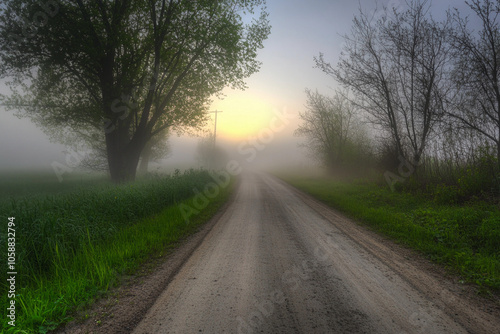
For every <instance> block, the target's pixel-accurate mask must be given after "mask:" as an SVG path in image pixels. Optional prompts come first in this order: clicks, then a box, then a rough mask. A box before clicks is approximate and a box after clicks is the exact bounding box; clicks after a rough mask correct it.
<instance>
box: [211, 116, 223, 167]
mask: <svg viewBox="0 0 500 334" xmlns="http://www.w3.org/2000/svg"><path fill="white" fill-rule="evenodd" d="M220 112H222V111H221V110H215V111H211V112H210V113H211V114H215V124H214V143H213V148H212V154H211V157H210V165H211V166H212V168H215V143H216V140H217V114H218V113H220Z"/></svg>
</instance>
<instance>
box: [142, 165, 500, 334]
mask: <svg viewBox="0 0 500 334" xmlns="http://www.w3.org/2000/svg"><path fill="white" fill-rule="evenodd" d="M236 191H237V193H236V196H235V198H234V200H233V201H232V203H231V205H229V206H228V207H227V209H226V211H225V212H224V214H223V215H222V216H221V217H220V219H219V220H218V222H217V223H216V224H215V226H214V227H213V228H212V230H211V231H210V232H209V233H208V235H207V236H206V237H205V239H204V241H203V242H202V243H201V244H200V246H199V247H198V248H197V249H196V250H195V251H194V252H193V254H192V255H191V256H190V257H189V259H188V260H187V261H186V262H185V263H184V265H183V266H182V268H181V269H180V270H179V271H178V273H177V274H176V276H175V277H174V278H173V280H172V281H171V282H170V283H169V284H168V287H167V288H166V289H165V290H164V291H163V292H162V293H161V295H160V296H159V297H158V298H157V300H156V302H155V304H154V305H153V306H152V307H151V308H150V309H149V311H148V312H147V314H146V315H145V316H144V318H143V319H142V321H141V322H140V323H139V324H138V325H137V326H136V327H135V330H134V331H133V333H137V334H144V333H151V334H153V333H155V334H156V333H499V328H500V327H499V326H500V315H499V310H498V307H497V306H496V305H495V304H494V303H489V302H487V301H482V300H480V299H478V298H472V299H471V298H470V294H468V293H467V291H464V289H463V287H461V286H460V285H459V284H454V283H453V282H452V281H451V280H450V279H446V278H444V277H443V276H442V275H441V273H436V271H435V270H433V268H434V267H435V266H433V265H431V264H428V263H427V262H426V261H423V260H422V259H421V258H420V257H418V256H415V255H414V254H413V253H412V252H410V251H406V250H404V249H403V248H402V247H399V246H397V245H394V244H393V243H391V242H387V241H385V240H384V239H383V238H381V237H379V236H377V235H375V234H374V233H372V232H370V231H366V230H365V229H364V228H362V227H360V226H358V225H357V224H355V223H354V222H352V221H350V220H348V219H346V218H344V217H342V216H341V215H339V214H338V213H336V212H335V211H334V210H331V209H330V208H328V207H326V206H325V205H323V204H321V203H319V202H318V201H316V200H314V199H312V198H310V197H309V196H307V195H304V194H302V193H300V192H298V191H296V190H295V189H293V188H292V187H290V186H288V185H286V184H284V183H283V182H281V181H279V180H277V179H275V178H273V177H271V176H267V175H264V174H247V175H244V176H242V180H241V182H240V185H239V187H238V189H237V190H236Z"/></svg>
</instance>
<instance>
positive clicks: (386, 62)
mask: <svg viewBox="0 0 500 334" xmlns="http://www.w3.org/2000/svg"><path fill="white" fill-rule="evenodd" d="M429 8H430V7H429V5H428V1H411V2H409V3H408V9H407V10H406V11H404V12H399V11H398V9H395V8H393V9H392V10H388V9H385V14H384V15H383V16H382V17H381V18H380V19H378V20H376V21H375V22H374V20H373V18H372V17H369V16H367V15H366V14H365V13H363V11H362V10H360V15H359V16H358V17H356V18H355V19H354V25H353V29H352V33H351V35H350V36H346V37H345V40H346V44H345V47H344V50H343V53H342V57H341V60H340V62H339V64H338V67H337V68H333V67H332V66H331V65H330V64H329V63H327V62H326V61H325V60H324V57H323V55H321V54H320V56H319V58H316V64H317V66H318V67H319V68H321V69H322V70H323V71H324V72H326V73H327V74H329V75H332V76H333V77H334V78H336V79H337V80H338V81H339V82H340V83H341V84H342V85H344V86H345V87H346V88H348V89H349V90H351V91H352V92H353V93H354V96H355V102H356V104H357V105H358V106H359V107H360V108H362V109H363V110H365V111H366V112H367V113H368V115H369V116H370V117H369V119H370V121H371V122H372V123H373V124H375V125H377V126H379V127H380V128H381V129H382V130H384V131H385V132H386V133H387V134H388V135H389V138H390V142H391V143H392V144H391V146H394V147H395V149H396V151H397V152H395V153H397V154H398V155H400V156H402V157H403V158H405V159H407V160H410V161H413V162H414V163H418V162H419V161H420V159H421V157H422V154H423V152H424V150H425V147H426V144H427V142H428V140H429V138H430V137H431V135H432V132H433V129H434V127H435V124H436V123H437V122H438V121H439V120H440V118H441V117H442V115H443V114H444V107H443V105H444V104H443V99H444V96H445V94H446V93H447V80H446V79H447V77H446V73H447V72H446V71H447V65H448V63H449V57H450V54H449V45H448V44H447V43H446V40H447V23H443V24H440V23H437V22H435V21H434V20H433V19H432V18H430V17H429V15H428V11H429Z"/></svg>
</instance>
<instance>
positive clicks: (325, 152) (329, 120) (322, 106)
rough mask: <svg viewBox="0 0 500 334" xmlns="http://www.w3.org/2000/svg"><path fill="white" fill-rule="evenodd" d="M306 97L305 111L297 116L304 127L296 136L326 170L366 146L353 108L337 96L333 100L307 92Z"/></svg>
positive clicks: (342, 162)
mask: <svg viewBox="0 0 500 334" xmlns="http://www.w3.org/2000/svg"><path fill="white" fill-rule="evenodd" d="M306 94H307V106H306V111H305V112H302V113H300V119H301V120H302V121H303V123H302V124H301V125H300V126H299V127H298V128H297V130H295V135H297V136H304V137H305V138H306V140H307V142H306V144H305V146H306V147H307V148H308V149H309V150H310V152H311V153H312V154H313V155H314V156H315V157H317V158H319V160H320V161H321V162H322V163H323V164H324V165H325V166H326V167H328V168H329V169H333V168H335V167H339V166H341V165H342V164H344V163H345V162H346V159H347V158H348V157H351V156H352V153H353V152H352V151H353V150H357V149H360V148H361V146H362V145H364V144H365V140H364V132H363V131H362V129H361V123H360V122H359V121H358V119H357V118H356V116H355V113H354V108H353V105H352V104H351V103H350V102H349V100H348V99H347V98H346V97H344V96H343V95H342V94H340V93H339V92H337V93H336V94H335V96H334V97H327V96H324V95H321V94H320V93H318V92H317V91H316V92H312V91H310V90H306Z"/></svg>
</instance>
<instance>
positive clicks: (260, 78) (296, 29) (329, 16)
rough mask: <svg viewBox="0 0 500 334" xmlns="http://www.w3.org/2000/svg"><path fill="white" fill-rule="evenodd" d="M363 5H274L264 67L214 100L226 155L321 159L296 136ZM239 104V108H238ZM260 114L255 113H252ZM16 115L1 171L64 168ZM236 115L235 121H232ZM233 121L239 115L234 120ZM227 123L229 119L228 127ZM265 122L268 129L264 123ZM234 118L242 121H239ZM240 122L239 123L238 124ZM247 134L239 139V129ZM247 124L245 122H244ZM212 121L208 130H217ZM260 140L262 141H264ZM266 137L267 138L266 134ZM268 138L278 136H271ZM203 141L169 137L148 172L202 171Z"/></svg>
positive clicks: (347, 1) (266, 160)
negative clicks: (323, 63)
mask: <svg viewBox="0 0 500 334" xmlns="http://www.w3.org/2000/svg"><path fill="white" fill-rule="evenodd" d="M378 3H379V7H380V6H381V5H387V4H389V5H398V4H400V3H403V1H395V0H391V1H378ZM359 6H361V7H363V8H364V9H365V10H367V11H373V10H374V9H375V3H374V1H372V0H361V1H359V3H358V1H351V0H339V1H332V0H313V1H303V0H281V1H269V3H268V11H269V13H270V16H269V19H270V21H271V25H272V31H271V35H270V37H269V39H268V40H266V41H265V43H264V49H262V50H260V52H259V57H258V59H259V60H260V61H261V62H262V67H261V70H260V71H259V72H258V73H256V74H254V75H253V76H252V77H250V78H249V79H248V80H246V81H247V85H248V88H247V89H246V90H245V91H243V92H241V91H233V90H230V89H227V90H225V91H224V93H225V95H226V96H225V98H224V99H222V100H219V99H217V98H214V101H213V104H212V107H211V108H210V109H211V110H215V109H224V110H223V111H224V113H222V114H220V115H219V121H218V122H219V123H220V125H218V129H217V145H218V146H219V147H221V149H222V150H223V151H224V152H226V154H227V157H229V158H230V159H235V160H237V161H240V162H241V163H242V164H245V165H248V166H252V167H257V166H259V167H266V168H278V167H280V166H286V167H290V166H299V167H300V166H310V165H314V164H315V162H314V161H313V160H312V159H311V158H310V157H309V156H308V155H307V154H306V152H305V151H304V150H303V149H300V148H299V144H300V143H301V141H302V140H303V139H301V138H298V137H296V136H294V135H293V133H294V131H295V129H296V128H297V126H298V124H299V120H298V114H299V112H301V111H302V110H303V109H304V106H305V103H306V99H305V94H304V90H305V89H306V88H310V89H313V90H314V89H318V90H319V91H320V92H324V93H325V94H329V93H330V92H331V91H332V90H333V89H334V88H336V84H335V82H334V81H333V79H331V78H330V77H328V76H326V75H325V74H324V73H322V72H321V70H319V69H317V68H314V61H313V57H314V56H317V55H318V54H319V53H320V52H323V53H325V55H326V57H327V59H328V61H330V62H331V63H332V64H335V63H336V62H337V60H338V57H339V55H340V50H341V47H342V44H343V39H342V35H344V34H347V33H349V31H350V27H351V22H352V18H353V16H354V15H355V14H357V13H358V7H359ZM449 6H455V7H458V8H462V9H463V8H464V4H463V1H462V0H454V1H434V3H433V10H435V11H436V13H440V14H436V15H437V16H439V15H442V14H443V13H444V11H445V9H446V8H448V7H449ZM0 93H2V94H9V90H8V88H7V87H6V85H5V81H2V82H0ZM242 98H244V99H246V100H247V101H248V100H251V101H252V100H253V101H258V102H259V104H258V105H259V106H262V107H259V108H260V109H261V110H260V111H259V110H243V111H240V114H237V113H238V101H241V99H242ZM240 104H241V103H240ZM283 110H287V112H288V117H289V118H288V121H287V123H286V124H285V125H284V126H283V127H282V128H280V131H273V130H272V129H271V131H270V132H269V131H268V132H265V133H264V134H262V133H261V132H260V131H262V130H264V131H267V130H266V129H267V128H268V124H269V122H270V121H271V120H272V118H273V115H275V113H276V111H283ZM254 112H255V114H254ZM259 112H260V113H261V114H259V115H261V116H262V119H263V120H264V121H262V124H261V129H260V130H259V129H257V130H255V129H253V130H252V131H253V132H252V131H244V130H245V126H244V124H247V123H248V122H250V121H251V120H252V119H253V118H255V115H257V114H258V113H259ZM13 113H14V111H5V109H4V108H3V107H0V170H2V171H5V170H33V169H51V168H52V165H53V163H54V162H58V163H61V164H66V163H67V159H68V152H67V148H66V147H64V146H63V145H61V144H59V143H53V142H50V141H49V139H48V136H47V135H46V134H44V133H43V132H42V131H41V130H40V129H39V128H37V127H36V126H35V125H34V124H33V123H31V121H30V120H29V119H26V118H23V119H18V118H17V117H15V116H14V115H13ZM234 115H237V116H234ZM232 116H233V117H232ZM224 118H226V119H231V122H232V124H231V123H229V124H225V123H224V122H225V121H224ZM266 119H267V122H268V123H267V125H266ZM235 120H236V121H235ZM238 120H239V121H238ZM236 123H239V124H238V126H239V128H241V132H242V133H241V135H240V136H238V138H235V134H234V132H235V131H231V130H232V129H233V130H234V128H233V127H234V126H236V125H235V124H236ZM242 124H243V125H242ZM213 126H214V124H213V120H212V121H211V122H208V123H207V125H206V127H205V130H206V131H211V129H212V127H213ZM259 135H261V136H264V137H265V138H264V140H260V141H259V140H258V138H259ZM266 136H267V137H266ZM269 136H272V138H271V137H269ZM200 138H201V137H196V136H190V135H181V136H178V135H177V134H176V133H173V134H171V136H170V139H169V143H170V154H169V155H168V157H166V158H165V159H162V160H161V161H159V162H156V163H153V164H152V165H151V166H150V170H159V169H165V168H167V169H171V168H177V167H179V168H186V167H189V166H193V167H199V166H200V162H199V159H198V158H197V147H198V143H199V141H200ZM255 138H257V142H256V143H255Z"/></svg>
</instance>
